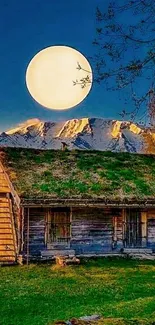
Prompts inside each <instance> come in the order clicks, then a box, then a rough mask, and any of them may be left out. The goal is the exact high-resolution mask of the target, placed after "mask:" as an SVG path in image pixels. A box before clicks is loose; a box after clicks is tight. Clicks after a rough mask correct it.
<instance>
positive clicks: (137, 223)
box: [124, 209, 142, 248]
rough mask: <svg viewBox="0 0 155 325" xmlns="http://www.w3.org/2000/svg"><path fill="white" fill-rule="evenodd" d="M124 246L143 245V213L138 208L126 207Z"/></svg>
mask: <svg viewBox="0 0 155 325" xmlns="http://www.w3.org/2000/svg"><path fill="white" fill-rule="evenodd" d="M124 246H125V247H130V248H134V247H137V248H138V247H141V246H142V222H141V213H140V212H139V211H138V210H132V209H131V210H130V209H126V213H125V220H124Z"/></svg>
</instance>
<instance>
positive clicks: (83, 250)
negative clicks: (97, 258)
mask: <svg viewBox="0 0 155 325" xmlns="http://www.w3.org/2000/svg"><path fill="white" fill-rule="evenodd" d="M122 247H123V238H122V210H118V209H103V208H73V209H72V227H71V248H72V249H75V251H76V253H77V254H88V253H90V254H91V253H92V254H93V253H95V254H99V253H105V252H111V251H117V250H120V248H122Z"/></svg>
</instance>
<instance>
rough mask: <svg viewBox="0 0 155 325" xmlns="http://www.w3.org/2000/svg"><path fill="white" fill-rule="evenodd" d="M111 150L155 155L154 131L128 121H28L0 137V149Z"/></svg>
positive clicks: (99, 119)
mask: <svg viewBox="0 0 155 325" xmlns="http://www.w3.org/2000/svg"><path fill="white" fill-rule="evenodd" d="M62 142H65V143H66V144H67V145H68V149H70V150H72V149H81V150H84V149H87V150H90V149H92V150H101V151H105V150H110V151H113V152H133V153H134V152H135V153H148V154H155V131H154V130H153V129H151V128H149V127H144V126H140V125H138V124H137V123H133V122H130V121H119V120H113V119H103V118H94V117H93V118H81V119H71V120H67V121H61V122H54V121H41V120H39V119H30V120H27V121H25V122H24V123H22V124H20V125H19V126H17V127H15V128H13V129H11V130H8V131H5V132H2V133H1V134H0V146H1V147H22V148H35V149H61V146H62Z"/></svg>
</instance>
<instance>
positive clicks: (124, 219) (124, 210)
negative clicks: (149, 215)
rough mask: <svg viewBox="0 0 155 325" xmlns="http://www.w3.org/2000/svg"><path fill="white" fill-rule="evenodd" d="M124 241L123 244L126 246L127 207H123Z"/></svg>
mask: <svg viewBox="0 0 155 325" xmlns="http://www.w3.org/2000/svg"><path fill="white" fill-rule="evenodd" d="M122 241H123V246H124V247H125V246H126V209H125V208H123V209H122Z"/></svg>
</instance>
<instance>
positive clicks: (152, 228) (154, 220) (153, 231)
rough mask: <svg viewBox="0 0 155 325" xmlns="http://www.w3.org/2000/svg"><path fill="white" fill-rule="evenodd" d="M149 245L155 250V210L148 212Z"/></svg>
mask: <svg viewBox="0 0 155 325" xmlns="http://www.w3.org/2000/svg"><path fill="white" fill-rule="evenodd" d="M147 246H148V247H149V248H152V249H153V251H155V210H150V211H148V213H147Z"/></svg>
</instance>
